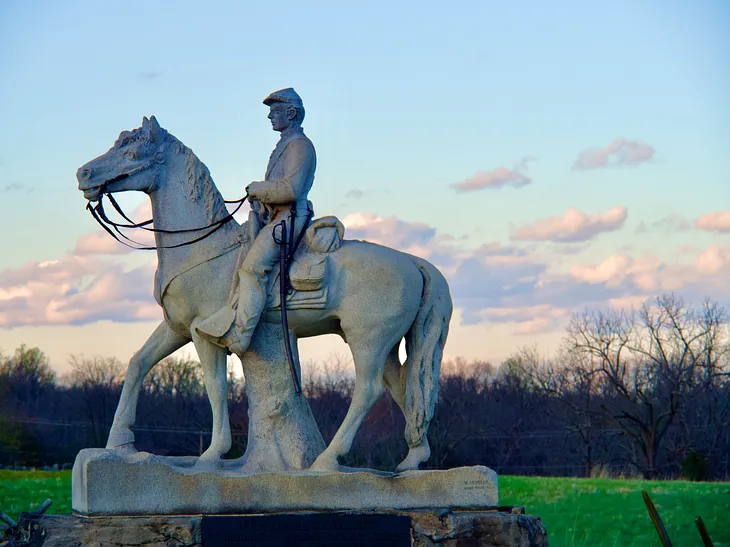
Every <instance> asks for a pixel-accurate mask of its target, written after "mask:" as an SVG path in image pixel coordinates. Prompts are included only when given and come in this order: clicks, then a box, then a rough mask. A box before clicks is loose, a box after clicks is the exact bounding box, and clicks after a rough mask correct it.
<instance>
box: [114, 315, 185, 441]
mask: <svg viewBox="0 0 730 547" xmlns="http://www.w3.org/2000/svg"><path fill="white" fill-rule="evenodd" d="M189 341H190V339H189V338H186V337H184V336H181V335H180V334H178V333H176V332H175V331H174V330H172V329H171V328H170V327H169V326H168V325H167V323H166V322H165V321H163V322H162V323H161V324H160V325H159V326H158V327H157V328H156V329H155V331H154V332H153V333H152V335H151V336H150V337H149V338H148V339H147V341H146V342H145V343H144V345H143V346H142V348H141V349H140V350H139V351H138V352H137V353H135V354H134V356H133V357H132V358H131V359H130V361H129V366H128V367H127V373H126V376H125V378H124V387H122V395H121V397H120V398H119V404H118V405H117V411H116V413H115V414H114V422H113V423H112V427H111V430H110V431H109V440H108V441H107V443H106V447H107V448H110V449H121V450H124V451H126V452H134V451H135V449H134V433H132V430H131V429H130V427H131V426H132V425H133V424H134V421H135V419H136V416H137V401H138V399H139V390H140V388H141V387H142V381H143V380H144V379H145V376H147V374H148V373H149V371H150V370H152V367H153V366H155V365H156V364H157V363H159V362H160V361H161V360H162V359H164V358H165V357H167V356H168V355H170V354H171V353H172V352H174V351H176V350H178V349H180V348H181V347H183V346H184V345H185V344H187V343H188V342H189Z"/></svg>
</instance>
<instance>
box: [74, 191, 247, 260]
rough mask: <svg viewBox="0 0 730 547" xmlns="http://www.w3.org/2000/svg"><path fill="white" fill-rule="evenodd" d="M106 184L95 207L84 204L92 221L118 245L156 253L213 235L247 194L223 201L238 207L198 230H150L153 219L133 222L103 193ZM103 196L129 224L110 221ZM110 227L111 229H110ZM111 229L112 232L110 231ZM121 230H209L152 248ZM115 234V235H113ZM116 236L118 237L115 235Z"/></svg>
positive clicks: (231, 216) (108, 195)
mask: <svg viewBox="0 0 730 547" xmlns="http://www.w3.org/2000/svg"><path fill="white" fill-rule="evenodd" d="M107 184H108V183H107V182H105V183H104V184H102V186H101V192H100V195H99V201H98V202H97V204H96V205H94V206H92V205H91V202H89V203H87V204H86V209H87V210H88V211H89V213H91V216H92V217H94V220H96V222H98V223H99V226H101V227H102V228H104V230H105V231H106V232H107V233H108V234H109V235H110V236H112V237H113V238H114V239H116V240H117V241H118V242H119V243H121V244H122V245H125V246H127V247H129V248H130V249H135V250H138V251H156V250H157V249H176V248H178V247H185V246H186V245H192V244H193V243H197V242H198V241H202V240H203V239H205V238H206V237H208V236H211V235H213V234H214V233H215V232H217V231H218V230H220V229H221V228H222V227H223V225H224V224H226V223H227V222H228V221H230V220H231V219H232V218H233V215H235V214H236V213H237V212H238V210H239V209H240V208H241V207H242V206H243V204H244V203H245V201H246V200H247V199H248V193H246V195H245V196H244V197H242V198H241V199H236V200H230V201H229V200H223V201H224V203H238V206H237V207H236V208H235V209H234V210H233V212H231V213H228V214H227V215H226V216H225V217H223V218H221V219H219V220H216V221H215V222H213V223H211V224H209V225H208V226H202V227H200V228H186V229H182V230H164V229H162V228H150V227H149V225H150V224H152V222H153V220H154V219H149V220H145V221H144V222H134V221H133V220H132V219H130V218H129V217H128V216H127V215H126V214H125V213H124V211H123V210H122V208H121V206H120V205H119V203H117V200H115V199H114V196H112V194H111V193H110V192H105V190H106V186H107ZM104 196H106V197H108V198H109V201H110V202H111V204H112V207H114V209H115V210H116V211H117V213H119V214H120V215H121V216H122V217H123V218H124V220H126V221H127V222H128V223H129V224H120V223H118V222H114V221H113V220H111V219H110V218H109V217H108V216H107V214H106V211H104V204H103V200H104ZM110 226H111V228H110ZM112 228H113V229H114V231H112ZM121 228H139V229H142V230H145V231H147V232H154V233H159V234H186V233H195V232H202V231H205V230H210V231H208V232H206V233H204V234H203V235H201V236H199V237H196V238H195V239H192V240H190V241H183V242H182V243H178V244H176V245H163V246H162V247H158V246H154V247H147V246H145V245H143V244H142V243H139V242H138V241H135V240H133V239H131V238H129V237H127V236H126V235H124V233H122V231H121ZM114 232H116V234H115V233H114ZM117 234H118V235H117ZM119 236H121V237H122V238H123V239H126V240H127V241H129V242H130V243H132V244H133V245H130V244H129V243H127V242H126V241H123V240H122V239H120V238H119Z"/></svg>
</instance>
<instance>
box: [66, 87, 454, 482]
mask: <svg viewBox="0 0 730 547" xmlns="http://www.w3.org/2000/svg"><path fill="white" fill-rule="evenodd" d="M264 104H265V105H267V106H268V107H269V115H268V117H269V119H270V120H271V124H272V128H273V129H274V131H277V132H279V133H280V134H281V137H280V140H279V142H278V143H277V144H276V148H275V149H274V151H273V153H272V154H271V157H270V159H269V164H268V167H267V170H266V175H265V177H264V180H263V181H257V182H253V183H251V184H250V185H248V187H247V188H246V194H247V196H246V198H244V199H247V200H248V201H249V203H250V207H251V210H250V212H249V217H248V221H247V222H244V223H243V224H242V225H241V224H239V223H238V222H236V220H235V219H234V218H233V214H232V213H229V211H228V209H227V207H226V202H225V201H224V199H223V197H222V196H221V194H220V193H219V191H218V189H217V188H216V186H215V184H214V183H213V179H212V178H211V176H210V172H209V170H208V168H207V167H206V166H205V165H204V164H203V163H202V162H201V161H200V160H199V159H198V157H197V156H196V155H195V154H194V153H193V152H192V150H190V148H188V147H186V146H185V145H184V144H183V143H182V142H181V141H180V140H178V139H177V138H175V137H174V136H173V135H172V134H170V133H169V132H168V131H167V130H165V129H163V128H162V127H161V126H160V124H159V123H158V121H157V120H156V119H155V117H154V116H151V117H150V118H149V119H148V118H146V117H145V118H144V119H143V121H142V126H141V127H139V128H137V129H134V130H132V131H123V132H122V133H121V134H120V135H119V138H118V139H117V140H116V142H115V143H114V145H113V146H112V147H111V148H110V149H109V151H108V152H106V153H105V154H103V155H101V156H99V157H98V158H96V159H94V160H92V161H90V162H88V163H87V164H85V165H84V166H82V167H81V168H80V169H79V170H78V172H77V179H78V182H79V190H81V191H82V192H83V193H84V197H85V198H86V199H87V200H88V201H89V203H88V205H87V208H88V209H89V210H90V211H91V213H92V215H94V216H95V218H96V219H97V220H98V221H99V222H100V223H101V224H102V226H104V228H105V229H106V230H107V231H108V232H109V234H111V235H112V236H113V237H115V238H117V239H120V237H121V238H122V239H120V241H121V242H123V243H125V244H131V245H132V246H135V245H133V244H132V243H131V241H132V240H131V239H129V238H127V237H126V236H125V235H124V232H123V231H122V228H139V229H145V230H149V231H152V232H154V236H155V246H154V247H152V248H154V249H156V251H157V257H158V266H157V271H156V273H155V283H154V289H153V292H154V297H155V300H156V301H157V303H158V304H159V305H160V306H161V307H162V310H163V314H164V320H163V321H162V323H160V325H159V326H158V327H157V328H156V330H155V331H154V332H153V333H152V335H151V336H150V338H149V339H148V340H147V341H146V342H145V344H144V345H143V346H142V348H141V349H140V350H139V351H138V352H137V353H136V354H135V355H134V356H133V357H132V359H131V360H130V362H129V366H128V369H127V373H126V377H125V381H124V386H123V388H122V394H121V397H120V400H119V404H118V406H117V410H116V413H115V416H114V422H113V424H112V427H111V430H110V433H109V439H108V442H107V448H108V449H115V450H119V451H122V452H126V453H133V452H134V451H135V449H134V434H133V433H132V431H131V429H130V428H131V426H132V425H133V424H134V421H135V416H136V410H137V402H138V397H139V392H140V388H141V386H142V381H143V379H144V377H145V376H146V375H147V374H148V373H149V371H150V370H151V369H152V367H153V366H154V365H155V364H156V363H158V362H159V361H160V360H162V359H164V358H165V357H167V356H168V355H170V354H171V353H173V352H174V351H176V350H178V349H179V348H181V347H182V346H184V345H185V344H187V343H188V342H190V341H192V342H193V344H194V345H195V349H196V351H197V353H198V356H199V358H200V362H201V365H202V367H203V373H204V381H205V387H206V391H207V393H208V397H209V399H210V403H211V407H212V410H213V431H212V437H211V444H210V447H209V448H208V449H207V450H206V451H205V452H204V453H203V454H202V456H201V457H200V461H201V462H205V463H206V464H211V465H213V466H215V465H220V461H221V458H222V456H223V455H225V454H226V453H227V452H228V451H229V449H230V447H231V433H230V424H229V418H228V407H227V402H226V397H227V356H228V354H229V353H234V354H236V355H238V356H239V357H241V360H242V362H244V375H245V374H246V369H245V359H244V356H245V353H246V351H247V350H248V348H249V344H250V343H251V340H252V337H255V336H256V334H255V333H256V328H257V325H259V323H273V324H282V325H283V327H284V332H285V333H287V332H289V330H291V331H292V332H293V333H294V334H295V335H296V337H297V338H301V337H310V336H318V335H321V334H338V335H340V336H341V337H342V339H343V340H344V341H345V342H346V343H347V344H348V345H349V347H350V350H351V352H352V357H353V361H354V364H355V385H354V390H353V396H352V401H351V403H350V407H349V409H348V412H347V415H346V416H345V418H344V420H343V423H342V424H341V426H340V428H339V429H338V431H337V433H336V435H335V436H334V438H333V439H332V441H331V442H330V444H329V445H328V446H327V448H326V449H325V450H324V451H323V452H322V453H321V454H319V456H318V457H317V458H316V459H315V461H314V463H313V464H312V466H311V468H310V469H311V470H313V471H323V472H325V471H338V470H340V469H341V468H340V466H339V463H338V458H339V457H341V456H344V455H345V454H347V453H348V452H349V450H350V448H351V445H352V442H353V440H354V438H355V435H356V433H357V430H358V428H359V427H360V425H361V423H362V421H363V419H364V417H365V415H366V414H367V412H368V410H369V409H370V408H371V407H372V405H373V404H374V403H375V401H376V400H377V399H378V398H379V397H380V395H381V394H382V393H383V392H384V390H385V389H386V388H387V389H388V390H389V391H390V393H391V395H392V396H393V399H394V400H395V401H396V403H397V404H398V406H399V407H400V409H401V410H402V411H403V414H404V416H405V419H406V428H405V436H406V442H407V444H408V448H409V451H408V455H407V456H406V458H405V459H404V460H403V461H402V462H401V463H400V464H399V465H398V467H397V471H404V470H411V469H418V466H419V465H420V464H421V463H423V462H425V461H426V460H427V459H428V458H429V456H430V448H429V445H428V439H427V436H426V435H427V431H428V426H429V423H430V421H431V419H432V417H433V412H434V408H435V405H436V402H437V398H438V380H439V373H440V366H441V358H442V354H443V348H444V344H445V342H446V336H447V334H448V328H449V321H450V318H451V313H452V302H451V296H450V294H449V287H448V284H447V282H446V280H445V279H444V277H443V275H442V274H441V273H440V272H439V271H438V269H436V267H435V266H433V265H432V264H430V263H429V262H428V261H426V260H424V259H421V258H418V257H415V256H412V255H409V254H406V253H403V252H400V251H397V250H395V249H391V248H389V247H384V246H380V245H376V244H374V243H370V242H367V241H359V240H347V239H344V238H343V236H344V227H343V226H342V224H341V223H340V222H339V220H337V219H336V218H335V217H331V216H330V217H323V218H319V219H314V218H313V215H314V213H313V207H312V203H311V202H310V201H309V200H308V199H307V196H308V192H309V191H310V189H311V188H312V183H313V181H314V173H315V169H316V153H315V150H314V146H313V144H312V142H311V141H310V140H309V138H308V137H307V136H306V135H305V134H304V131H303V130H302V121H303V119H304V107H303V103H302V100H301V98H300V97H299V95H298V94H297V93H296V92H295V91H294V90H293V89H291V88H287V89H282V90H279V91H276V92H274V93H272V94H270V95H269V96H268V97H267V98H266V99H265V100H264ZM130 190H136V191H140V192H145V193H146V194H148V196H149V198H150V200H151V204H152V216H153V218H152V219H151V220H150V221H147V222H142V223H134V222H132V221H131V220H130V219H129V218H128V217H126V215H124V212H123V211H122V209H121V208H120V207H119V205H118V203H117V202H116V201H115V200H114V197H113V194H115V193H117V192H123V191H130ZM105 198H106V200H107V201H108V202H110V203H111V204H112V205H113V206H114V208H115V209H116V210H117V212H119V213H120V214H122V215H123V216H124V218H125V220H126V223H121V224H120V223H116V222H113V221H111V220H110V219H109V217H108V215H107V214H106V212H105V210H104V208H103V202H104V199H105ZM242 203H243V200H241V202H240V203H239V207H240V205H241V204H242ZM125 238H126V240H125ZM138 247H139V246H138ZM404 338H405V343H406V354H407V358H406V360H405V363H403V364H401V362H400V359H399V356H398V349H399V346H400V343H401V340H403V339H404ZM285 340H286V343H287V344H288V343H289V341H288V338H286V337H285ZM287 356H288V360H289V364H290V367H291V371H292V376H293V378H292V379H293V381H294V384H295V385H296V388H297V393H299V392H300V391H301V390H300V387H299V379H298V377H297V371H296V367H294V366H293V365H292V359H293V357H292V352H291V348H287ZM299 396H300V397H302V395H301V394H299Z"/></svg>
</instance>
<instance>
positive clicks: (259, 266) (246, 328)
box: [236, 223, 281, 351]
mask: <svg viewBox="0 0 730 547" xmlns="http://www.w3.org/2000/svg"><path fill="white" fill-rule="evenodd" d="M276 226H277V224H276V223H272V224H267V225H266V226H264V227H263V228H261V231H260V232H259V235H258V236H257V237H256V240H255V241H254V243H253V245H251V249H250V250H249V251H248V254H247V255H246V258H244V259H243V263H242V264H241V267H240V268H239V270H238V276H239V296H238V309H237V311H236V327H237V328H236V330H237V331H238V333H237V334H238V342H239V345H240V347H241V349H242V350H243V351H245V350H246V349H247V348H248V344H249V343H250V341H251V336H253V331H254V330H255V329H256V325H257V324H258V322H259V318H260V317H261V314H262V313H263V311H264V308H265V306H266V297H267V294H266V288H267V285H268V280H269V274H270V273H271V270H272V269H273V268H274V266H275V265H276V264H277V262H278V261H279V253H280V252H281V251H280V248H279V245H278V244H277V243H276V241H275V240H274V231H275V230H276V234H277V236H278V235H280V232H281V229H280V228H276Z"/></svg>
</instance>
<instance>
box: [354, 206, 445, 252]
mask: <svg viewBox="0 0 730 547" xmlns="http://www.w3.org/2000/svg"><path fill="white" fill-rule="evenodd" d="M342 224H344V226H345V237H346V238H348V239H366V240H368V241H371V242H373V243H377V244H379V245H387V246H388V247H394V248H395V249H398V250H401V251H406V252H410V253H414V254H417V255H419V256H425V255H427V254H429V253H428V251H427V250H426V247H427V246H428V245H429V243H431V242H432V240H434V238H435V237H436V230H435V229H434V228H432V227H430V226H429V225H428V224H424V223H422V222H407V221H404V220H401V219H399V218H398V217H395V216H392V217H381V216H378V215H375V214H373V213H365V212H358V213H351V214H349V215H347V216H346V217H345V218H343V219H342Z"/></svg>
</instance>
